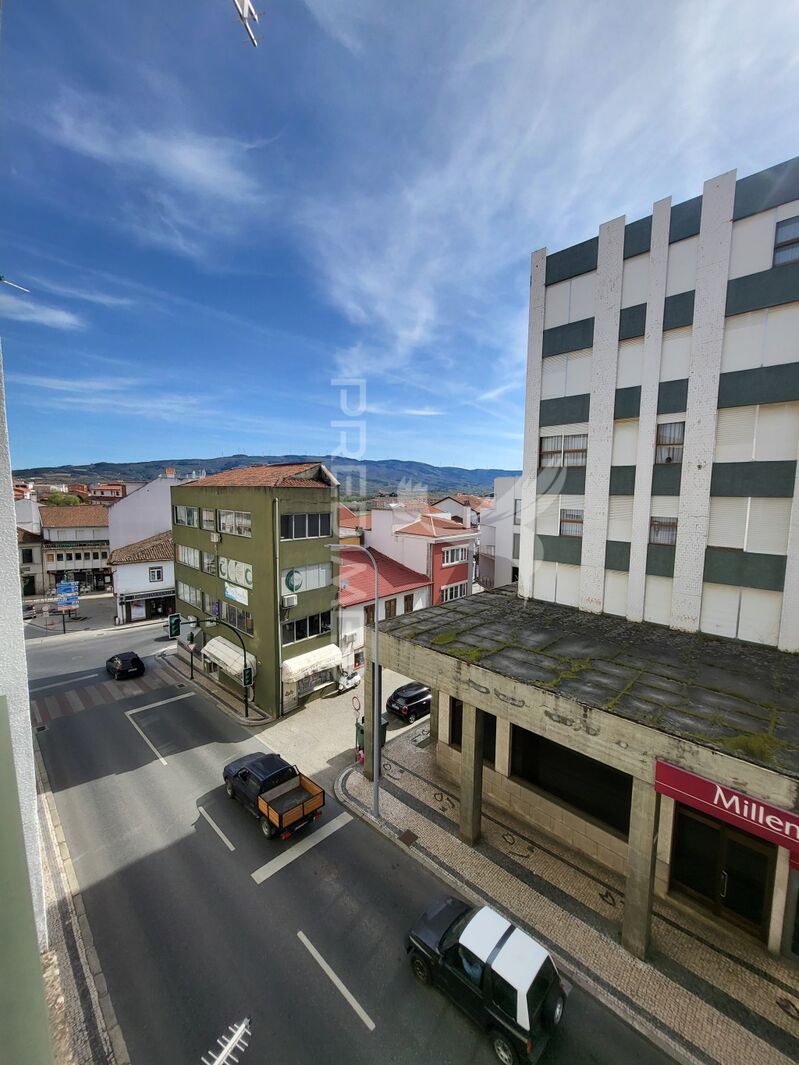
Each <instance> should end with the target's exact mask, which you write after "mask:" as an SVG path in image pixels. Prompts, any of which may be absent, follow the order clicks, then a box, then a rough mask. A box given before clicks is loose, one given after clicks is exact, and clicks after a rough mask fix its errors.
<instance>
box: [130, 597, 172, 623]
mask: <svg viewBox="0 0 799 1065" xmlns="http://www.w3.org/2000/svg"><path fill="white" fill-rule="evenodd" d="M119 606H120V609H121V612H122V619H123V622H124V623H125V624H127V623H128V622H135V621H150V620H151V619H153V618H166V617H167V615H168V614H172V613H173V612H174V610H175V592H174V589H170V590H168V591H166V592H164V591H157V592H124V593H123V594H121V595H120V596H119Z"/></svg>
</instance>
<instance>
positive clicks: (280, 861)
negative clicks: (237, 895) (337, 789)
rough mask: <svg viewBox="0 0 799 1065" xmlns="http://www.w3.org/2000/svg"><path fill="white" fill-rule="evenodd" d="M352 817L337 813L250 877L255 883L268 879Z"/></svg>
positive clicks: (341, 826) (261, 882)
mask: <svg viewBox="0 0 799 1065" xmlns="http://www.w3.org/2000/svg"><path fill="white" fill-rule="evenodd" d="M351 820H352V818H351V817H350V815H349V814H339V815H338V817H335V818H334V819H333V820H332V821H329V822H328V823H327V824H326V825H325V826H324V827H323V828H318V829H317V830H316V832H314V834H313V835H312V836H306V837H305V839H304V840H303V841H302V843H298V844H297V845H296V846H295V847H292V848H291V850H289V851H284V852H283V854H281V855H280V856H279V857H278V858H273V859H272V861H271V862H267V863H266V865H262V866H261V868H260V869H256V870H255V872H254V873H252V874H251V875H252V878H253V880H254V881H255V883H256V884H263V882H264V880H268V879H269V877H270V876H274V875H275V873H279V872H280V870H281V869H285V868H286V866H287V865H291V863H292V862H296V860H297V859H298V858H301V857H302V856H303V854H305V852H306V851H309V850H310V849H311V847H315V846H316V844H317V843H321V842H322V840H323V839H327V837H328V836H332V835H333V833H334V832H338V830H339V829H340V828H343V827H344V826H345V825H346V824H348V823H349V822H350V821H351Z"/></svg>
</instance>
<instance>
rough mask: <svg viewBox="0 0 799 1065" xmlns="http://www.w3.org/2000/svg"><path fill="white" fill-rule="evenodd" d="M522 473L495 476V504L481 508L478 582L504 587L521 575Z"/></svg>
mask: <svg viewBox="0 0 799 1065" xmlns="http://www.w3.org/2000/svg"><path fill="white" fill-rule="evenodd" d="M521 496H522V479H521V477H497V478H495V479H494V506H493V507H491V508H489V509H484V510H483V511H482V517H481V520H480V561H479V573H478V578H477V580H478V583H479V584H480V585H481V587H483V588H501V587H502V585H504V584H514V583H515V582H516V581H517V580H518V579H519V535H520V530H521V504H522V498H521Z"/></svg>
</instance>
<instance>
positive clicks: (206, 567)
mask: <svg viewBox="0 0 799 1065" xmlns="http://www.w3.org/2000/svg"><path fill="white" fill-rule="evenodd" d="M202 570H203V573H210V575H211V576H212V577H215V576H216V555H215V554H214V553H213V551H203V560H202Z"/></svg>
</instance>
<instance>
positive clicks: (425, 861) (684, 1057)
mask: <svg viewBox="0 0 799 1065" xmlns="http://www.w3.org/2000/svg"><path fill="white" fill-rule="evenodd" d="M354 772H360V770H359V769H358V767H356V766H347V767H346V769H343V770H342V771H341V773H339V775H338V776H337V777H336V780H335V783H334V785H333V790H334V792H335V795H336V798H337V799H338V801H339V802H340V803H341V805H342V806H343V807H345V809H347V810H349V811H350V813H352V814H353V816H355V817H358V818H359V819H360V820H361V821H362V822H363V823H364V824H366V825H368V826H369V828H371V829H373V830H375V831H376V832H379V833H380V834H381V835H382V836H384V837H385V838H386V839H388V840H390V841H391V842H392V843H394V844H395V845H396V846H398V847H399V846H400V841H399V838H398V832H397V831H395V830H394V827H393V826H392V825H391V823H390V822H388V821H385V820H384V819H383V818H381V819H380V820H379V821H375V819H374V817H372V815H371V813H369V812H368V811H366V810H364V808H363V807H362V806H361V805H360V804H359V803H358V802H356V800H355V799H353V798H351V797H350V795H349V793H348V792H347V789H346V786H345V785H346V781H347V778H348V777H349V776H350V774H352V773H354ZM401 847H402V850H403V851H404V852H405V853H406V854H409V855H410V856H411V857H412V858H415V860H416V861H417V862H418V863H419V864H420V865H422V866H423V867H424V868H425V869H427V871H428V872H430V873H433V874H434V875H435V876H437V877H438V878H439V879H440V880H444V881H445V882H446V883H447V884H448V885H449V886H450V887H451V888H453V890H454V891H456V892H457V893H458V894H459V895H462V896H464V895H465V896H466V898H467V899H468V901H469V902H471V903H472V904H473V905H476V906H484V905H485V903H486V899H487V898H488V900H489V901H490V902H491V904H492V906H493V907H494V908H496V909H498V910H499V911H500V912H502V907H500V906H498V905H497V903H496V902H494V901H493V900H492V899H491V898H490V896H482V895H480V894H479V893H478V892H477V891H475V890H474V888H473V887H472V885H471V883H469V882H468V881H466V880H458V879H457V878H456V877H454V876H452V874H451V873H450V872H449V871H448V870H447V869H445V868H443V867H442V866H440V865H439V864H438V863H437V862H435V861H433V860H432V859H431V858H429V857H428V856H427V855H426V854H423V853H421V852H420V851H418V850H416V849H414V847H413V844H411V846H405V845H404V844H402V845H401ZM506 916H507V917H508V918H509V920H511V921H512V922H513V923H515V924H517V925H521V927H524V925H523V923H522V922H520V921H519V919H518V918H517V917H516V916H515V915H514V914H512V913H507V914H506ZM534 931H535V930H534V929H533V930H531V934H534ZM551 954H552V956H553V957H554V959H555V963H556V964H557V966H558V968H559V969H560V970H561V971H562V972H564V973H565V974H566V976H567V977H568V979H569V980H570V981H571V982H572V983H573V984H575V985H576V986H577V987H579V988H581V989H582V990H583V991H585V992H587V993H588V994H589V995H591V997H592V998H594V999H596V1000H597V1002H600V1003H601V1004H602V1005H603V1006H605V1007H606V1008H607V1009H609V1010H611V1012H613V1013H615V1014H616V1016H617V1017H619V1018H620V1019H621V1020H622V1021H624V1022H625V1024H627V1025H628V1026H629V1027H630V1028H632V1029H633V1030H634V1031H636V1032H638V1034H639V1035H641V1036H643V1038H644V1039H646V1040H647V1042H648V1043H650V1044H651V1045H652V1046H654V1047H655V1048H656V1049H657V1050H660V1051H662V1052H663V1053H664V1054H667V1055H668V1056H669V1057H670V1058H673V1060H674V1061H676V1062H678V1065H706V1062H705V1060H704V1059H703V1058H700V1057H698V1056H696V1055H694V1054H691V1053H690V1052H689V1051H687V1050H686V1049H685V1048H684V1047H683V1046H681V1045H680V1044H679V1043H675V1042H673V1041H672V1040H671V1039H669V1038H668V1036H667V1035H665V1034H664V1033H663V1032H661V1031H660V1030H659V1029H658V1028H655V1027H654V1026H653V1025H651V1024H649V1023H648V1022H647V1021H646V1020H644V1019H643V1018H642V1017H641V1016H640V1014H638V1013H636V1012H635V1011H634V1010H631V1009H629V1008H628V1007H627V1006H625V1005H624V1004H623V1003H621V1002H619V1001H618V999H616V998H614V997H613V995H611V994H609V993H608V992H607V991H606V990H605V988H603V987H601V986H600V985H598V984H596V983H595V982H594V981H593V980H592V979H591V978H590V977H588V976H586V975H585V974H584V973H580V972H572V971H570V969H569V966H568V965H567V964H564V962H563V959H562V958H560V957H559V955H558V952H557V950H553V951H551ZM641 964H642V965H644V964H646V963H645V962H642V963H641Z"/></svg>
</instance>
